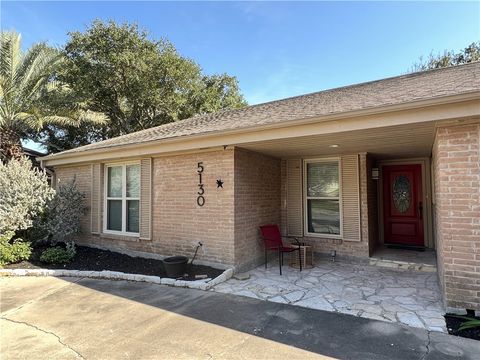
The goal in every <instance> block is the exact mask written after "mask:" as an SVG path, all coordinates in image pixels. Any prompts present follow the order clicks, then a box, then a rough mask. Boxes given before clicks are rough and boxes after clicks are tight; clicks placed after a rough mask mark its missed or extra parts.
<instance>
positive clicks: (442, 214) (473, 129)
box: [433, 122, 480, 310]
mask: <svg viewBox="0 0 480 360" xmlns="http://www.w3.org/2000/svg"><path fill="white" fill-rule="evenodd" d="M479 147H480V122H479V123H476V124H468V125H458V126H448V127H440V128H438V129H437V133H436V137H435V143H434V146H433V173H434V185H435V186H434V199H435V205H434V218H435V238H436V246H437V261H438V264H437V265H438V273H439V278H440V282H441V284H442V288H443V291H444V300H445V303H446V305H447V307H451V308H458V309H475V310H480V154H479Z"/></svg>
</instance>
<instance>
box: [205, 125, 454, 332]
mask: <svg viewBox="0 0 480 360" xmlns="http://www.w3.org/2000/svg"><path fill="white" fill-rule="evenodd" d="M332 126H334V125H332ZM338 126H339V127H340V126H341V125H340V123H338ZM435 127H436V123H435V122H434V121H425V122H416V123H413V122H412V123H410V124H403V125H397V126H383V123H382V119H381V118H379V119H378V121H377V123H376V126H374V127H373V128H370V129H358V130H350V131H344V132H342V131H333V132H332V133H328V134H321V135H307V134H305V135H303V136H295V134H294V133H291V134H290V135H288V134H287V133H285V134H284V136H283V137H282V138H281V139H277V140H264V141H256V142H251V143H243V144H238V145H236V147H237V148H241V149H244V150H247V151H250V152H252V153H257V154H262V155H263V156H269V157H271V158H273V159H277V160H279V161H280V162H281V165H280V173H279V174H277V173H274V172H272V173H271V174H269V177H272V176H279V177H280V181H279V183H280V184H279V185H280V192H281V196H280V208H281V214H280V219H279V220H280V221H279V223H278V224H279V226H280V229H281V232H282V235H283V240H284V243H289V242H290V241H293V238H296V239H298V240H299V241H301V242H302V243H304V244H305V245H307V246H309V247H310V248H311V249H312V250H313V253H314V259H315V261H314V266H313V268H310V269H304V270H303V271H302V272H300V271H299V270H298V269H294V268H291V267H289V266H288V265H286V264H287V262H285V265H284V266H283V275H280V274H279V269H278V262H277V263H275V262H276V259H275V257H276V256H275V255H274V254H272V255H271V256H270V261H269V263H268V268H267V269H265V268H264V266H263V265H260V266H258V267H256V268H254V269H253V270H249V271H248V272H247V273H246V274H247V275H246V276H245V277H246V279H244V278H243V279H240V278H237V279H235V278H232V279H230V280H229V281H227V282H226V283H223V284H219V285H218V286H216V287H215V288H214V289H213V290H214V291H218V292H224V293H231V294H235V295H242V296H248V297H253V298H259V299H263V300H267V301H273V302H280V303H288V304H292V305H298V306H303V307H308V308H314V309H320V310H326V311H333V312H340V313H345V314H351V315H355V316H361V317H366V318H371V319H377V320H384V321H390V322H398V323H402V324H405V325H409V326H413V327H419V328H425V329H429V330H433V331H443V332H444V331H445V321H444V318H443V315H444V314H445V309H444V305H443V301H442V291H441V287H440V285H439V278H438V275H437V266H436V251H435V242H434V238H433V219H432V217H433V215H432V213H433V212H432V207H433V203H432V186H431V184H432V178H431V154H432V146H433V143H434V139H435ZM337 130H338V129H337ZM311 164H312V165H315V166H316V164H320V165H323V164H327V166H326V167H325V169H320V167H315V166H312V167H311V168H310V165H311ZM311 169H312V170H311ZM387 170H388V171H390V173H388V172H387ZM312 174H313V175H312ZM332 174H333V175H332ZM336 174H338V176H337V177H335V176H336ZM392 174H393V175H392ZM402 176H403V177H404V178H407V179H406V180H405V179H404V183H403V184H401V185H402V186H400V190H401V191H397V192H398V193H399V194H400V195H399V194H393V191H392V187H393V186H392V185H393V183H392V182H391V179H392V178H393V179H394V178H395V177H396V178H398V177H402ZM322 177H328V179H329V180H328V183H325V182H322V181H321V178H322ZM318 179H320V181H319V180H318ZM319 189H320V190H319ZM258 196H261V194H260V195H258ZM394 196H400V198H399V201H398V202H399V204H393V203H394V201H395V199H394ZM322 201H324V202H325V203H322ZM402 201H403V202H402ZM315 202H316V203H315ZM327 203H328V204H327ZM317 204H318V208H316V205H317ZM392 204H393V205H392ZM324 205H325V206H324ZM390 205H391V206H392V208H391V209H390V208H388V209H387V207H388V206H390ZM397 205H398V206H397ZM394 206H395V207H396V208H393V207H394ZM387 214H388V215H389V217H386V216H387ZM392 214H393V215H392ZM394 215H395V216H394ZM257 231H258V228H257ZM257 242H258V243H257V246H256V257H257V259H258V262H257V264H259V263H262V262H263V256H262V255H263V247H262V242H261V240H260V239H259V238H257ZM254 248H255V247H253V246H252V247H250V248H248V251H251V252H252V254H253V253H254V251H253V249H254ZM332 251H334V252H335V254H336V261H335V262H333V261H331V259H330V254H331V253H332Z"/></svg>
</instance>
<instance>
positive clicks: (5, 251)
mask: <svg viewBox="0 0 480 360" xmlns="http://www.w3.org/2000/svg"><path fill="white" fill-rule="evenodd" d="M13 235H14V232H13V231H11V232H7V233H5V234H3V235H0V266H3V265H6V264H12V263H16V262H19V261H22V260H28V259H29V258H30V255H31V254H32V247H31V245H30V243H29V242H25V241H23V240H22V239H15V240H14V241H13V242H11V239H12V237H13Z"/></svg>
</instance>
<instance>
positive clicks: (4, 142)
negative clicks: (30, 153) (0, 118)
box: [0, 128, 23, 163]
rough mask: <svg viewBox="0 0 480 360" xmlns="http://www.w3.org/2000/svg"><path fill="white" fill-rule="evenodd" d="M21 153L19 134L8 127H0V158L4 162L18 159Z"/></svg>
mask: <svg viewBox="0 0 480 360" xmlns="http://www.w3.org/2000/svg"><path fill="white" fill-rule="evenodd" d="M22 154H23V148H22V143H21V142H20V136H18V134H17V133H16V132H15V131H13V130H12V129H8V128H0V160H1V161H2V162H4V163H7V162H9V161H10V160H11V159H19V158H20V157H21V156H22Z"/></svg>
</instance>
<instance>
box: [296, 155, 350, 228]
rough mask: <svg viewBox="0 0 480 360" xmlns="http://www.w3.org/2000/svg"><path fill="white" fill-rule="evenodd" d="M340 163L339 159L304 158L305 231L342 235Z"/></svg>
mask: <svg viewBox="0 0 480 360" xmlns="http://www.w3.org/2000/svg"><path fill="white" fill-rule="evenodd" d="M339 170H340V166H339V161H338V160H336V159H335V160H332V159H328V160H327V159H325V160H307V161H305V191H304V193H305V196H306V199H305V208H306V209H305V216H306V228H307V229H306V232H307V233H308V234H321V235H326V236H332V237H339V236H340V223H341V222H340V171H339Z"/></svg>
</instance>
